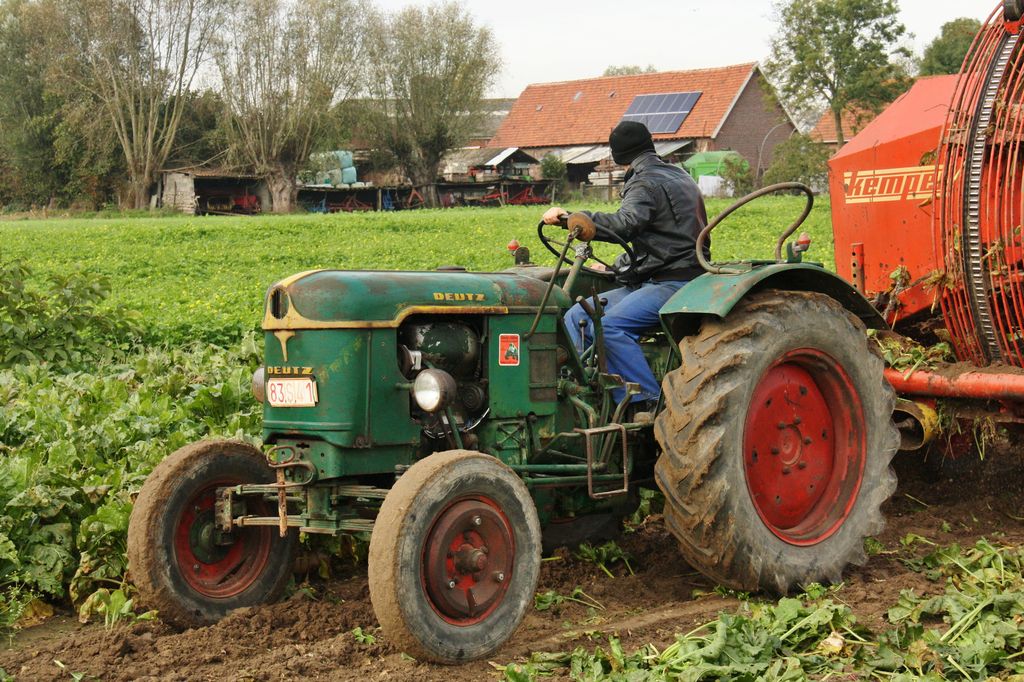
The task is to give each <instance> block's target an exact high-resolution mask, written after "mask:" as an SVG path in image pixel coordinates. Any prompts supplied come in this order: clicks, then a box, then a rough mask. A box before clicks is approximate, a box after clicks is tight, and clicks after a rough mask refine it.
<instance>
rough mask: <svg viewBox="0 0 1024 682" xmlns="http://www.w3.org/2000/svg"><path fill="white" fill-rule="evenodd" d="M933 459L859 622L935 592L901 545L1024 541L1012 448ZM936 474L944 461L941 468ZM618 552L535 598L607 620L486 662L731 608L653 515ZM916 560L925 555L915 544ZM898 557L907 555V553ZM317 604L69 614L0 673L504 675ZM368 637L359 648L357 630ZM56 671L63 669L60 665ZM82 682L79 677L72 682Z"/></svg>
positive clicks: (358, 601) (907, 474)
mask: <svg viewBox="0 0 1024 682" xmlns="http://www.w3.org/2000/svg"><path fill="white" fill-rule="evenodd" d="M991 450H992V448H990V451H989V452H988V453H986V460H985V461H984V462H978V461H977V460H976V459H974V460H972V461H970V462H967V461H964V460H965V459H966V458H961V459H960V460H957V461H952V462H949V461H947V462H945V463H940V462H937V461H936V458H935V457H933V458H932V459H931V460H928V461H922V458H921V457H917V456H914V455H900V456H898V458H897V459H898V462H897V473H898V474H899V476H900V480H901V484H900V489H899V490H898V491H897V493H896V495H895V496H894V497H893V498H892V500H890V501H889V502H888V503H887V509H886V511H887V517H888V519H889V524H888V527H887V529H886V531H885V532H884V533H883V534H882V536H881V537H879V538H878V539H879V540H880V541H881V543H882V545H883V546H884V548H885V550H887V552H888V551H891V552H892V553H880V554H877V555H875V556H873V557H871V558H870V560H869V561H868V563H867V565H865V566H863V567H859V568H858V567H853V568H851V569H849V570H848V571H847V574H846V582H845V584H844V586H843V588H842V589H841V591H840V592H839V593H838V597H839V598H840V599H841V600H842V601H844V602H845V603H847V604H849V605H850V606H851V607H852V608H853V610H854V612H855V613H856V615H857V617H858V619H859V620H860V621H861V622H862V623H864V624H865V625H867V626H868V627H871V628H872V629H880V628H881V627H883V623H884V618H885V612H886V610H887V609H888V608H889V607H890V606H891V605H893V604H895V602H896V600H897V598H898V596H899V592H900V590H902V589H908V588H913V589H915V590H916V591H917V592H918V594H922V593H924V594H927V593H935V592H938V591H940V590H941V587H940V586H939V585H936V584H934V583H931V582H929V581H928V580H927V579H925V578H924V577H923V576H921V575H918V574H916V573H914V572H912V571H910V570H909V569H908V568H906V567H905V566H904V565H903V563H902V562H901V561H900V560H899V556H898V551H899V550H900V543H899V540H900V538H902V537H904V536H906V535H907V534H908V533H916V534H918V535H922V536H924V537H927V538H929V539H931V540H933V541H935V542H938V543H940V544H949V543H953V542H959V543H961V544H964V545H969V544H973V543H974V542H975V540H977V539H978V538H980V537H988V538H990V539H993V540H997V541H1001V542H1005V543H1012V544H1019V543H1020V542H1022V541H1024V512H1022V511H1021V504H1020V500H1021V499H1022V493H1024V467H1022V466H1021V465H1022V463H1024V462H1022V459H1021V457H1020V453H1019V452H1017V451H1016V450H1019V446H1018V447H1016V448H1013V447H1009V446H1006V447H1004V448H1000V450H1002V452H998V453H994V452H991ZM940 464H941V465H940ZM620 544H621V545H622V546H623V547H624V548H625V549H627V550H628V551H629V552H630V553H631V554H632V555H633V557H635V560H634V562H633V567H634V569H635V571H636V575H633V576H630V575H628V573H627V571H626V570H625V568H623V567H621V566H620V565H614V566H613V567H612V568H613V572H614V573H615V574H616V577H615V578H614V579H611V578H609V577H608V576H607V575H605V574H604V573H603V572H602V571H601V570H600V569H599V568H598V567H596V566H594V565H592V564H588V563H585V562H583V561H581V560H578V559H575V558H573V557H572V556H571V554H570V553H568V552H562V553H560V554H559V555H558V556H559V557H560V558H558V559H555V560H550V561H545V562H544V564H543V570H542V573H541V579H540V585H539V590H540V591H546V590H557V591H558V592H559V593H562V594H568V593H570V592H571V591H572V590H573V588H575V587H577V586H579V587H582V588H583V589H584V591H586V593H587V594H589V595H590V596H592V597H594V598H595V599H597V600H598V601H599V602H600V603H602V604H603V605H604V606H605V607H606V610H604V611H597V612H595V611H593V610H588V609H587V608H586V607H584V606H580V605H577V604H572V603H567V604H566V605H564V606H562V607H560V608H556V609H554V610H551V611H533V610H531V612H530V613H529V614H528V615H527V617H526V620H525V621H524V622H523V625H522V626H521V627H520V628H519V630H518V632H517V633H516V635H515V637H514V638H513V639H512V640H510V642H509V643H508V644H507V645H506V646H505V647H504V648H503V649H502V650H501V651H499V652H498V653H497V654H496V655H495V656H494V657H492V660H493V661H494V662H495V663H499V664H503V663H508V662H512V661H515V660H521V659H522V657H525V656H527V655H529V653H530V652H531V651H566V650H571V649H573V648H575V647H576V646H584V647H588V648H592V647H593V646H595V645H596V644H597V643H598V637H597V636H596V635H597V633H604V634H611V633H615V634H618V635H619V636H620V637H621V638H622V640H623V645H624V646H625V647H626V648H627V650H628V649H632V648H635V647H638V646H640V645H642V644H644V643H647V642H651V643H654V644H655V645H657V646H659V647H662V646H664V645H667V644H669V643H671V642H672V641H673V634H674V633H676V632H686V631H689V630H691V629H693V628H694V627H696V626H697V625H700V624H701V623H704V622H706V621H708V620H711V619H713V618H714V617H715V616H716V615H717V614H718V613H719V612H720V611H726V610H730V609H733V608H735V607H736V605H737V602H736V600H734V599H731V598H726V597H722V596H719V595H716V594H714V592H713V589H714V585H713V584H711V583H709V582H708V581H707V580H705V579H704V578H703V577H702V576H701V575H700V574H698V573H696V572H695V571H693V570H692V569H690V568H689V567H688V566H687V565H686V564H685V563H684V562H683V561H682V560H681V559H680V558H679V555H678V554H677V553H676V549H675V545H674V541H673V539H672V538H671V537H670V536H669V535H668V533H667V532H666V531H665V529H664V526H663V524H662V523H661V520H660V518H659V517H656V516H655V517H650V518H649V519H648V521H647V522H646V523H645V525H644V527H642V528H641V529H640V530H639V531H638V532H636V533H632V534H627V535H624V536H623V537H622V538H621V539H620ZM920 547H921V549H920V552H922V553H923V552H925V551H926V550H927V547H926V546H924V545H920ZM904 551H905V550H904ZM314 590H315V594H316V596H315V597H309V596H306V595H305V593H301V592H300V593H297V594H296V596H293V597H292V598H291V599H289V600H287V601H285V602H282V603H279V604H274V605H271V606H264V607H259V608H252V609H244V610H241V611H236V612H234V613H233V614H231V615H230V616H229V617H228V618H226V619H224V620H223V621H221V622H220V623H217V624H216V625H213V626H210V627H205V628H199V629H194V630H187V631H185V632H176V631H175V630H173V629H172V628H170V627H169V626H167V625H164V624H162V623H159V622H143V623H136V624H134V625H128V626H117V627H115V628H113V629H112V630H105V629H104V628H103V626H102V625H79V624H78V623H77V621H76V620H75V619H74V617H73V616H72V615H71V614H67V615H64V616H60V617H57V618H54V619H51V620H50V621H48V622H47V623H45V624H44V625H41V626H38V627H35V628H31V629H28V630H26V631H24V632H21V633H20V634H19V635H18V636H17V637H15V638H14V639H13V640H12V641H11V642H9V643H8V645H7V648H6V649H0V668H3V669H4V670H6V671H7V673H8V674H10V675H14V676H15V678H16V679H18V680H49V679H72V674H73V673H74V674H76V675H77V674H79V673H84V675H85V677H84V679H101V680H110V681H117V680H285V679H287V680H291V679H311V680H360V681H366V682H369V681H371V680H385V679H386V680H391V679H394V680H406V679H416V680H425V681H428V682H432V681H437V682H442V681H443V682H452V681H454V680H487V679H497V678H500V676H501V675H500V673H498V672H497V671H496V670H495V669H494V668H493V667H492V666H491V665H490V664H489V663H488V662H486V661H484V662H477V663H472V664H468V665H465V666H461V667H454V668H449V667H444V666H436V665H430V664H426V663H419V662H416V661H413V660H411V659H409V658H408V657H406V656H404V655H403V654H402V653H401V652H399V651H395V650H394V649H393V648H391V647H390V646H389V645H388V643H387V639H386V637H385V636H383V635H381V634H380V633H379V632H377V631H375V628H376V625H377V623H376V619H375V618H374V615H373V609H372V607H371V605H370V597H369V592H368V589H367V580H366V575H365V572H363V573H359V572H354V573H353V574H352V575H349V576H346V577H340V578H336V579H334V580H332V581H329V582H326V583H320V584H316V585H314ZM357 626H358V627H361V628H362V630H363V631H364V632H369V633H373V634H374V635H376V642H375V643H374V644H370V645H368V644H360V643H359V642H357V641H356V638H355V637H354V636H353V634H352V630H353V628H355V627H357ZM58 661H59V662H60V664H62V665H63V667H61V665H58V663H57V662H58ZM79 679H82V678H79Z"/></svg>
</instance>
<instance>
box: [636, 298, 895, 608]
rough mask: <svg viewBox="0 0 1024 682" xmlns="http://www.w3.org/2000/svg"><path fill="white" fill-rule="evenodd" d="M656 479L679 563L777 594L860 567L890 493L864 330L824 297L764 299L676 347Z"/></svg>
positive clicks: (874, 367)
mask: <svg viewBox="0 0 1024 682" xmlns="http://www.w3.org/2000/svg"><path fill="white" fill-rule="evenodd" d="M679 347H680V351H681V354H682V364H681V366H680V368H679V369H677V370H675V371H673V372H670V373H669V374H668V375H667V376H666V377H665V381H664V393H665V410H664V411H663V412H662V413H661V414H660V415H659V416H658V419H657V421H656V425H655V426H656V428H655V433H656V436H657V439H658V442H659V443H660V445H661V448H662V453H663V454H662V455H661V457H660V458H659V460H658V462H657V464H656V467H655V473H656V478H657V481H658V485H659V487H660V488H661V489H662V491H663V492H664V493H665V496H666V504H665V518H666V521H667V524H668V527H669V529H670V530H671V531H672V533H673V534H674V535H675V536H676V538H677V539H678V540H679V544H680V547H681V549H682V553H683V555H684V556H685V557H686V559H687V560H688V561H689V562H690V563H691V564H692V565H693V567H694V568H697V569H698V570H700V571H701V572H702V573H704V574H705V575H707V576H709V577H710V578H712V579H713V580H716V581H718V582H719V583H721V584H722V585H726V586H729V587H733V588H737V589H743V590H756V589H766V590H769V591H773V592H776V593H785V592H787V591H789V590H790V589H791V588H793V587H794V586H799V585H806V584H808V583H810V582H816V581H817V582H826V581H828V582H837V581H839V580H840V579H841V574H842V571H843V569H844V568H845V567H846V566H847V565H848V564H850V563H863V562H864V560H865V555H864V550H863V541H864V538H865V537H866V536H869V535H873V534H876V533H878V532H879V531H881V529H882V528H883V526H884V519H883V517H882V513H881V511H880V509H879V507H880V505H881V504H882V502H884V501H885V500H886V499H887V498H888V497H889V496H890V495H891V494H892V493H893V491H894V490H895V488H896V476H895V474H894V473H893V472H892V469H891V468H890V466H889V463H890V461H891V459H892V457H893V455H894V454H895V452H896V448H897V446H898V444H899V434H898V432H897V430H896V427H895V426H894V425H893V422H892V411H893V403H894V394H893V391H892V389H891V388H890V387H889V385H888V384H887V383H885V381H884V380H883V378H882V369H883V363H882V360H881V358H879V357H878V356H877V355H876V354H875V353H873V352H872V351H871V350H870V349H869V347H868V339H867V337H866V334H865V330H864V325H863V324H862V323H861V322H860V320H859V319H857V318H856V317H855V316H853V315H852V314H851V313H849V312H847V311H846V310H845V309H844V308H843V307H842V306H840V305H839V304H838V303H836V302H835V301H834V300H833V299H831V298H829V297H828V296H825V295H823V294H816V293H803V292H782V291H771V290H769V291H765V292H761V293H758V294H754V295H752V296H750V297H749V298H748V299H746V300H745V301H743V302H741V303H740V304H739V305H737V306H736V308H735V309H734V310H733V311H732V313H731V314H730V315H729V316H728V317H727V318H726V319H724V320H718V319H710V320H708V321H705V323H704V324H703V326H702V327H701V330H700V333H698V334H697V335H695V336H692V337H688V338H686V339H684V340H683V341H682V342H681V343H680V344H679Z"/></svg>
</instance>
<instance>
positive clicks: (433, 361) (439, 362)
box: [398, 316, 488, 447]
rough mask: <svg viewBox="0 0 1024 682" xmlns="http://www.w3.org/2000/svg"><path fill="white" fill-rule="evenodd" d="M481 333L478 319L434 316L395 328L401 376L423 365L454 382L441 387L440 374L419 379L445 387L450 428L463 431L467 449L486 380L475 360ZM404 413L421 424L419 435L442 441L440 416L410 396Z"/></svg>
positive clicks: (484, 399)
mask: <svg viewBox="0 0 1024 682" xmlns="http://www.w3.org/2000/svg"><path fill="white" fill-rule="evenodd" d="M482 333H483V332H482V329H480V323H479V321H476V322H475V323H474V322H473V321H472V320H471V319H467V320H458V319H455V320H453V319H447V318H446V317H440V318H438V317H436V316H435V317H430V316H416V317H413V318H410V319H408V320H406V321H405V322H404V323H403V324H402V326H400V327H399V328H398V344H399V345H398V363H399V366H400V367H401V370H402V373H403V374H404V375H405V376H406V377H407V378H409V379H415V378H416V377H417V376H418V375H419V372H420V371H421V370H424V369H426V370H427V371H428V372H429V371H430V370H441V372H444V373H446V374H447V375H448V377H450V378H451V379H453V380H454V384H451V385H448V386H442V385H440V384H442V383H444V382H447V381H448V379H447V378H446V377H445V376H444V374H440V373H439V374H437V375H435V376H431V375H430V374H427V375H425V376H424V378H422V379H420V381H421V382H423V381H438V382H439V387H438V388H439V390H448V391H451V393H452V395H451V396H450V404H451V406H452V412H453V416H454V417H455V424H454V425H453V426H454V428H458V429H460V430H461V431H464V432H466V435H465V436H464V442H463V444H464V445H465V446H467V447H474V446H475V445H476V443H477V439H476V436H475V435H474V434H472V429H473V427H474V426H475V425H476V424H477V423H479V422H480V420H482V419H483V418H484V417H485V416H486V414H487V410H488V394H487V378H486V376H485V372H484V368H483V366H482V362H481V357H482V355H483V350H484V343H483V341H482V339H481V336H482ZM449 383H450V382H449ZM410 414H411V416H412V417H413V418H414V419H416V420H418V421H419V422H420V423H422V424H423V431H424V435H426V436H427V437H428V438H430V439H431V440H435V441H440V442H442V443H447V428H445V427H446V426H447V425H446V424H444V423H443V421H444V420H445V419H446V415H444V414H439V413H432V412H428V411H426V410H424V409H422V408H421V407H420V406H419V405H418V404H417V402H416V400H415V398H413V399H412V400H411V407H410ZM442 447H443V446H442Z"/></svg>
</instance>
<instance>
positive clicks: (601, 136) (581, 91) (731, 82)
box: [490, 63, 757, 147]
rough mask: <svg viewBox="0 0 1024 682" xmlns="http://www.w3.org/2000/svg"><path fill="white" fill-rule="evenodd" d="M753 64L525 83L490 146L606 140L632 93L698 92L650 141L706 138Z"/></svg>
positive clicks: (745, 78) (726, 112) (751, 70)
mask: <svg viewBox="0 0 1024 682" xmlns="http://www.w3.org/2000/svg"><path fill="white" fill-rule="evenodd" d="M756 69H757V64H754V63H749V64H737V65H735V66H725V67H721V68H715V69H698V70H694V71H667V72H663V73H649V74H641V75H637V76H609V77H603V78H590V79H585V80H578V81H565V82H561V83H540V84H535V85H530V86H527V88H526V90H524V91H523V93H522V94H521V95H520V96H519V99H518V100H516V103H515V106H513V107H512V111H511V112H510V113H509V115H508V118H506V119H505V122H504V123H503V124H502V126H501V128H499V129H498V132H497V134H496V135H495V137H494V138H493V139H492V140H491V143H490V144H491V146H492V147H511V146H519V147H556V146H566V145H587V144H606V143H607V141H608V133H609V132H611V129H612V128H614V127H615V125H616V124H617V123H618V122H619V120H620V119H621V118H622V115H623V114H624V113H625V112H626V109H628V108H629V105H630V103H631V102H632V101H633V98H634V97H635V96H637V95H646V94H656V93H670V92H700V93H701V96H700V99H699V100H698V102H697V104H696V106H694V108H693V111H692V112H691V113H690V114H689V116H687V118H686V120H684V121H683V123H682V125H681V126H680V128H679V130H677V131H676V132H674V133H663V134H658V135H655V136H654V138H655V140H671V139H681V138H701V137H702V138H710V137H714V135H715V133H716V132H717V130H718V129H719V127H720V126H721V125H722V122H723V121H724V120H725V118H726V116H727V115H728V114H729V111H730V110H731V109H732V107H733V104H734V103H735V102H736V99H737V98H738V97H739V95H740V93H741V92H742V91H743V88H744V86H745V85H746V84H747V82H748V81H749V80H750V78H751V77H752V76H753V74H754V72H755V70H756Z"/></svg>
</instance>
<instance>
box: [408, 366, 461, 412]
mask: <svg viewBox="0 0 1024 682" xmlns="http://www.w3.org/2000/svg"><path fill="white" fill-rule="evenodd" d="M455 393H456V386H455V379H454V378H453V377H452V375H451V374H449V373H448V372H445V371H444V370H440V369H425V370H423V371H422V372H420V373H419V374H417V375H416V380H415V381H414V382H413V384H412V396H413V398H415V399H416V404H417V405H419V406H420V409H422V410H424V411H425V412H438V411H440V410H443V409H444V408H445V407H447V405H448V404H449V403H450V402H451V400H452V398H454V397H455Z"/></svg>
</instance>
